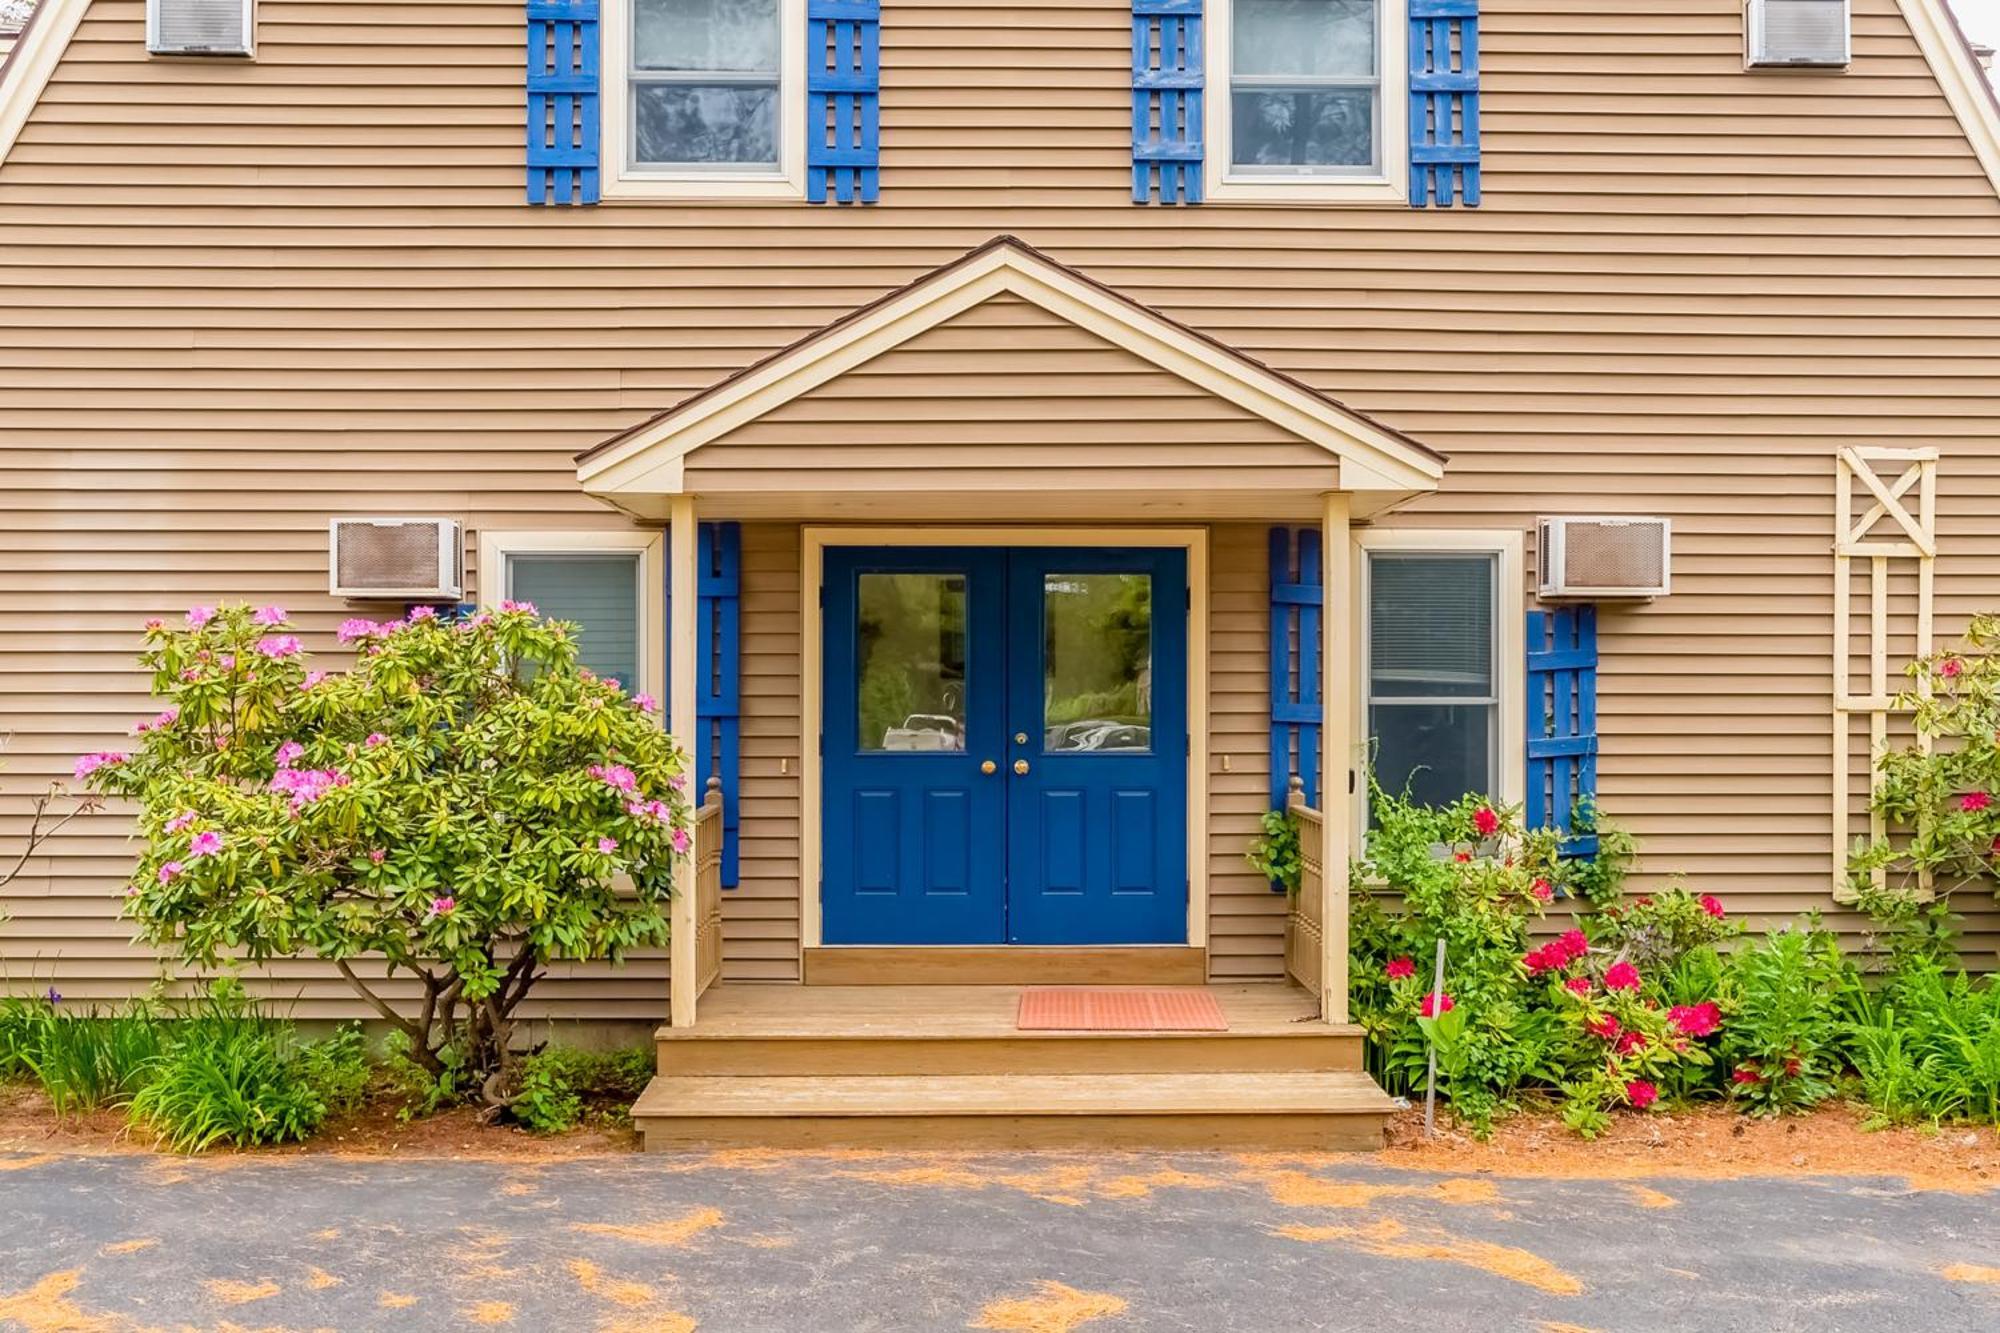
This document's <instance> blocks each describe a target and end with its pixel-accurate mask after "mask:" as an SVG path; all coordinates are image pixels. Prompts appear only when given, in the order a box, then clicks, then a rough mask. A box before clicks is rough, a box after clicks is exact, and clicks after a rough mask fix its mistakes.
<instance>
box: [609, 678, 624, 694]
mask: <svg viewBox="0 0 2000 1333" xmlns="http://www.w3.org/2000/svg"><path fill="white" fill-rule="evenodd" d="M604 688H605V689H607V690H615V691H616V692H617V693H619V694H623V693H624V692H625V687H624V685H622V684H620V683H619V680H618V677H616V676H606V677H605V678H604Z"/></svg>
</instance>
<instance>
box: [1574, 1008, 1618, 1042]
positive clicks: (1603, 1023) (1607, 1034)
mask: <svg viewBox="0 0 2000 1333" xmlns="http://www.w3.org/2000/svg"><path fill="white" fill-rule="evenodd" d="M1583 1030H1584V1031H1585V1032H1588V1033H1589V1034H1590V1035H1591V1036H1593V1037H1597V1038H1600V1039H1602V1040H1604V1041H1610V1040H1612V1039H1613V1038H1615V1037H1617V1035H1618V1034H1619V1033H1620V1032H1622V1031H1624V1027H1623V1026H1622V1025H1621V1024H1620V1023H1619V1022H1618V1016H1617V1015H1616V1014H1599V1015H1598V1016H1597V1017H1595V1018H1586V1019H1585V1020H1583Z"/></svg>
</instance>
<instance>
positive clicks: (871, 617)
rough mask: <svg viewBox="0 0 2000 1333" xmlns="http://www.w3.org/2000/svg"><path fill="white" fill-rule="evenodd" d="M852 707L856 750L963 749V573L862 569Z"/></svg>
mask: <svg viewBox="0 0 2000 1333" xmlns="http://www.w3.org/2000/svg"><path fill="white" fill-rule="evenodd" d="M860 592H861V595H860V598H859V604H858V606H857V607H856V612H855V615H856V622H857V623H856V625H855V629H856V634H855V643H856V650H857V652H858V654H859V660H858V661H857V662H856V668H857V670H856V673H855V678H856V691H855V693H856V695H857V698H856V708H857V709H858V711H859V716H860V736H861V748H862V749H864V750H917V751H929V752H937V751H940V750H949V751H962V750H964V749H965V576H964V575H963V574H863V575H862V576H861V589H860Z"/></svg>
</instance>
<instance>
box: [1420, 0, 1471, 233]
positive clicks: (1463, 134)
mask: <svg viewBox="0 0 2000 1333" xmlns="http://www.w3.org/2000/svg"><path fill="white" fill-rule="evenodd" d="M1455 202H1456V203H1463V204H1465V206H1466V207H1468V208H1477V207H1478V206H1479V0H1410V205H1411V207H1413V208H1427V207H1429V206H1430V205H1431V204H1433V203H1434V204H1436V205H1437V206H1438V207H1440V208H1450V207H1451V206H1452V204H1453V203H1455Z"/></svg>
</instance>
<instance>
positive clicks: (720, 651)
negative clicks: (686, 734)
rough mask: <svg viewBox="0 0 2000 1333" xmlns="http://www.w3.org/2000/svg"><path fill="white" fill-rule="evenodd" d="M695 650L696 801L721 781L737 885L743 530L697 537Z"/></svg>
mask: <svg viewBox="0 0 2000 1333" xmlns="http://www.w3.org/2000/svg"><path fill="white" fill-rule="evenodd" d="M695 553H696V554H697V555H698V556H699V557H700V559H701V568H700V569H698V570H696V571H695V585H694V586H695V596H696V598H697V599H698V604H697V606H696V609H695V617H696V621H695V633H696V640H695V651H696V652H697V653H698V654H699V655H700V661H699V663H698V665H697V677H696V681H695V701H694V715H695V720H696V729H695V774H696V778H697V782H696V784H695V791H696V793H697V797H696V799H700V798H699V795H698V794H699V793H701V792H705V791H707V790H708V780H709V779H710V778H711V777H715V778H720V779H721V780H722V886H723V887H724V888H726V889H733V888H735V887H736V883H737V836H736V834H737V828H738V824H737V814H736V804H737V791H738V788H739V787H740V786H741V785H742V783H741V777H742V754H741V746H742V731H741V723H740V719H741V717H742V713H743V705H742V702H741V699H742V688H741V680H742V668H741V653H742V597H743V530H742V527H741V525H739V524H735V523H703V524H701V525H700V527H699V532H698V535H697V537H696V539H695Z"/></svg>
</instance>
